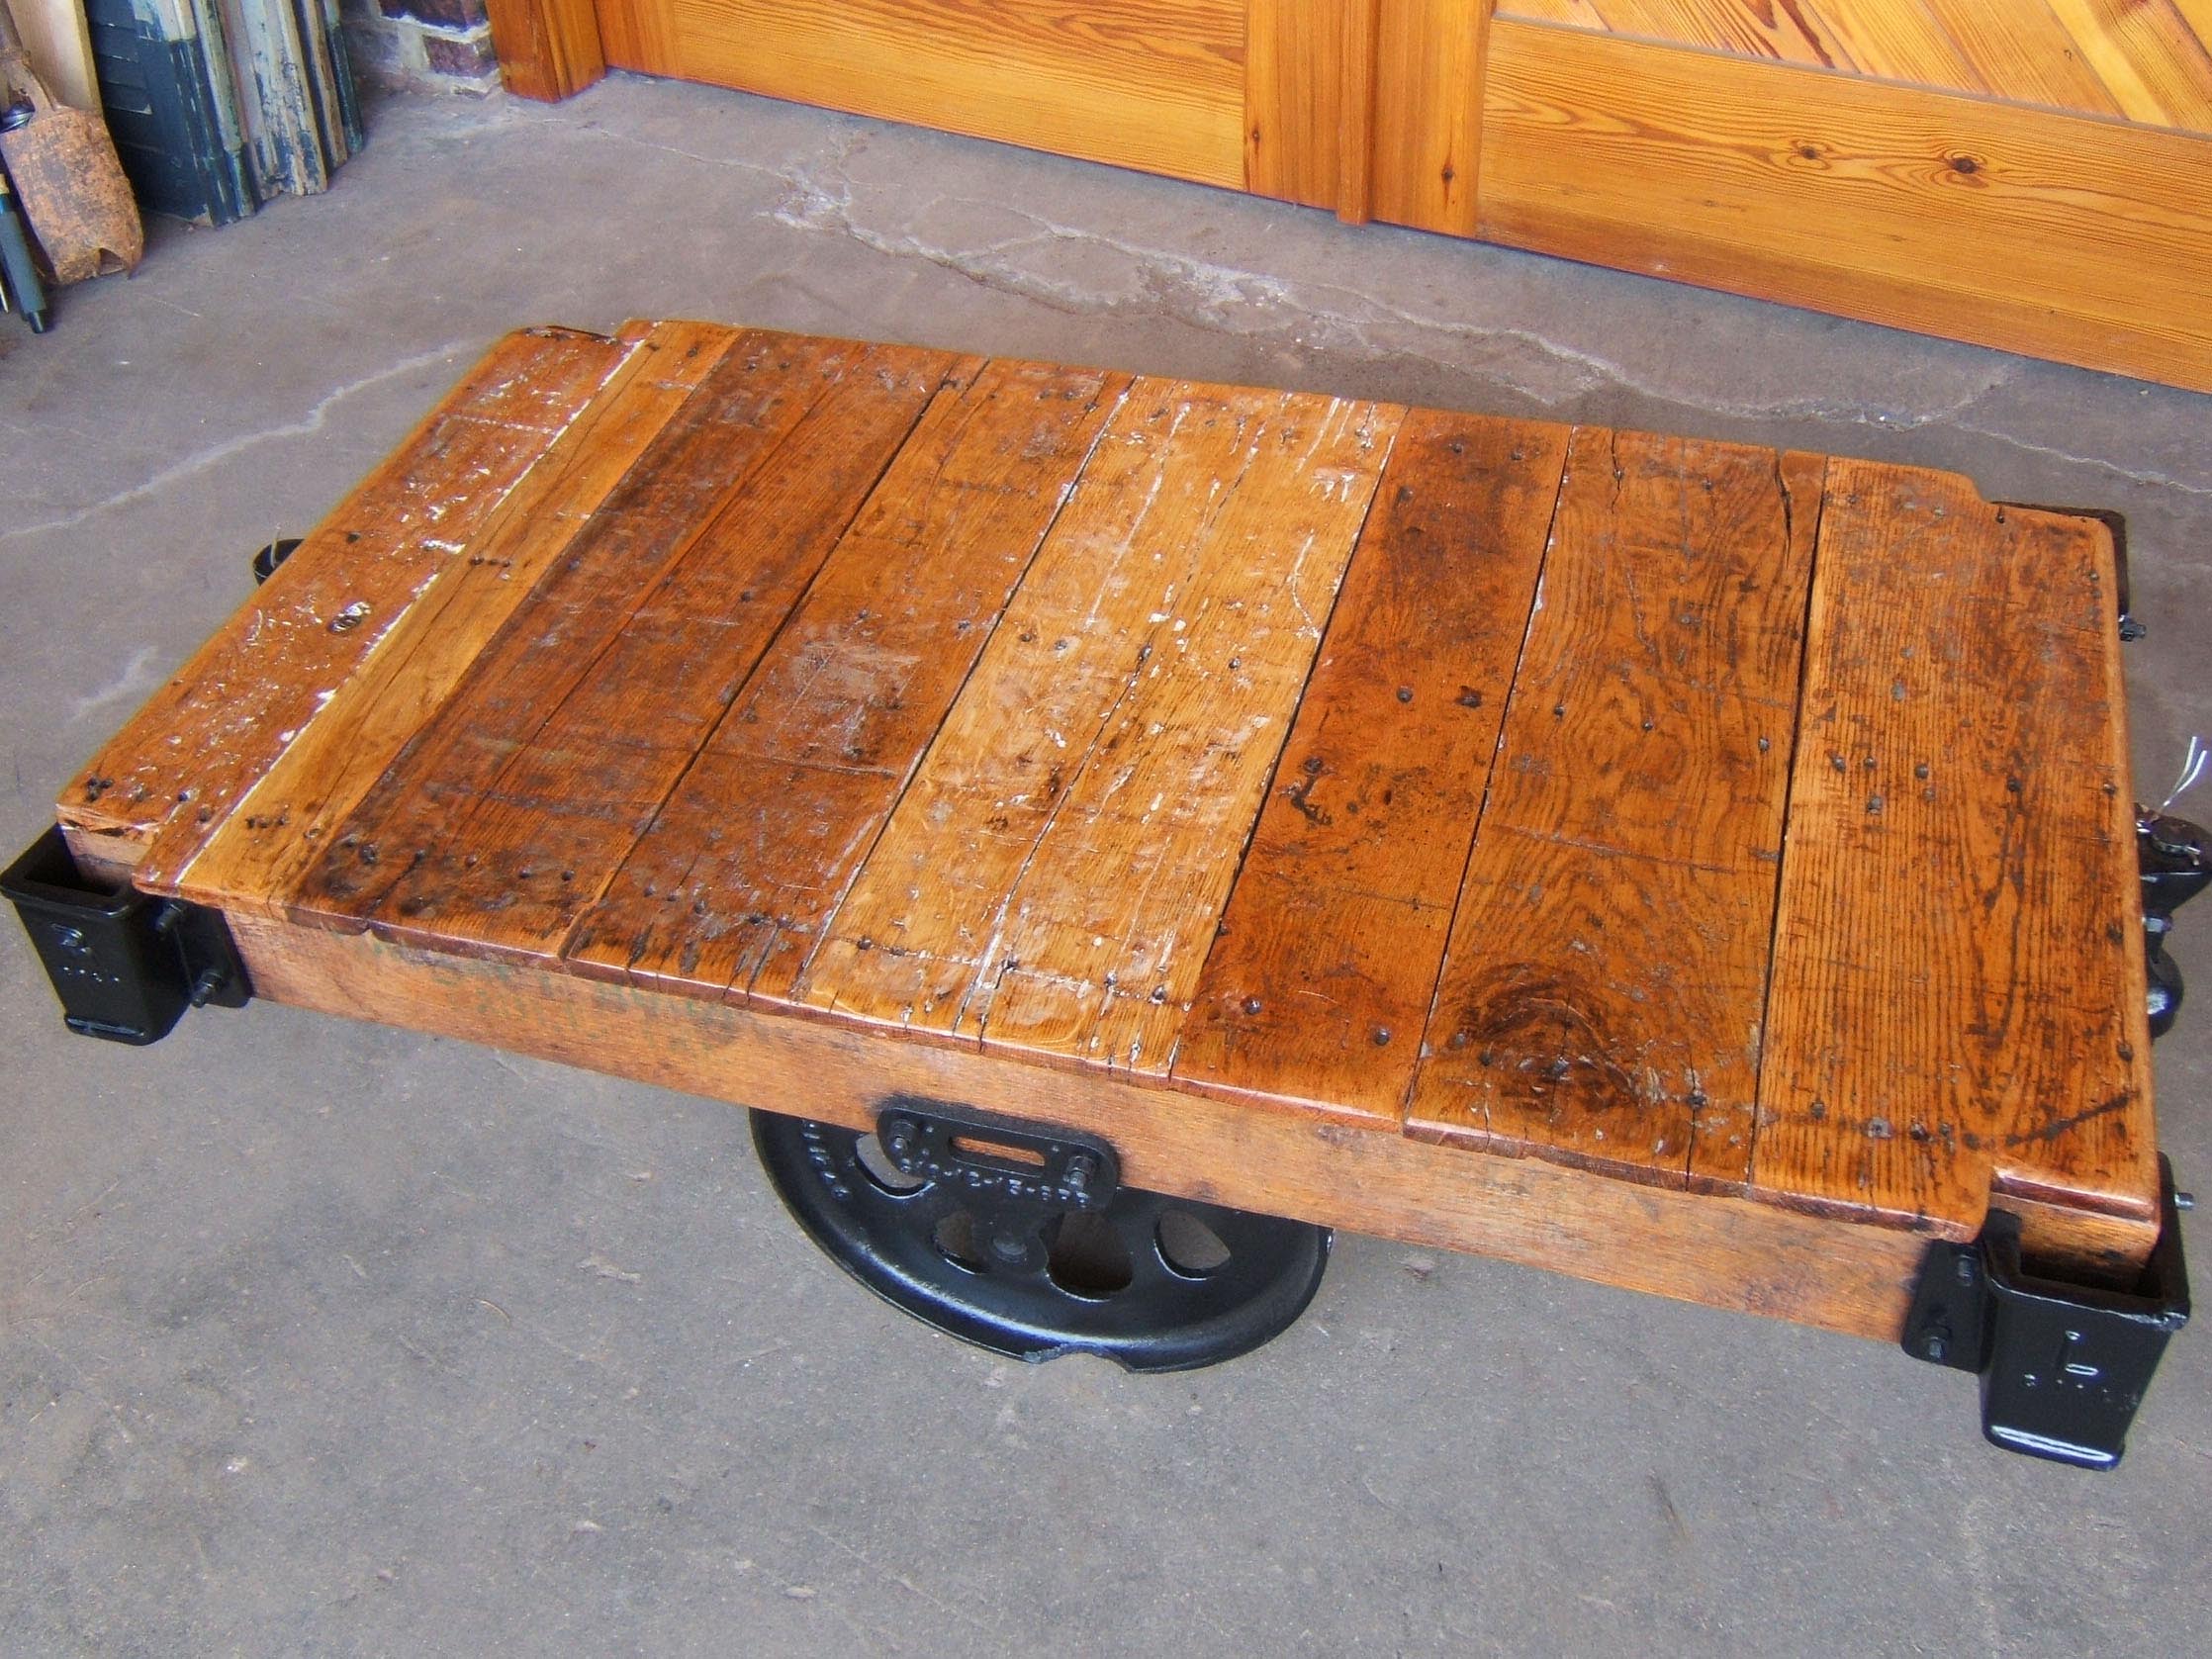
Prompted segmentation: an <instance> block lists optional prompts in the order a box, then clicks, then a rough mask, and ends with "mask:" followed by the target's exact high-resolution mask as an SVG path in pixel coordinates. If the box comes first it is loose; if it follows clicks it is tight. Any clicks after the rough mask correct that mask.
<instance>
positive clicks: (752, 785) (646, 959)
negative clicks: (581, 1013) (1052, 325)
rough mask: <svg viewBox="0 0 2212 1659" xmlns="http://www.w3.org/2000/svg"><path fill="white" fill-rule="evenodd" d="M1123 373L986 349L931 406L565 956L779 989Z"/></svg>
mask: <svg viewBox="0 0 2212 1659" xmlns="http://www.w3.org/2000/svg"><path fill="white" fill-rule="evenodd" d="M1128 384H1129V382H1128V379H1127V377H1126V376H1122V375H1112V374H1105V373H1101V372H1098V371H1094V370H1079V369H1060V368H1054V367H1051V366H1047V365H1041V364H1028V363H1012V364H1007V363H993V364H991V365H989V366H988V367H986V368H985V369H984V370H983V371H982V372H981V373H980V374H979V375H977V377H976V379H975V381H974V383H973V384H972V385H971V386H970V387H969V388H968V390H967V391H966V392H965V393H963V394H962V395H961V396H960V397H958V398H948V399H941V400H940V401H939V402H938V403H937V404H935V405H933V406H932V407H931V409H930V412H929V414H928V415H926V416H925V417H924V418H923V420H922V422H921V424H920V426H919V427H918V428H917V429H916V431H915V433H914V435H913V437H912V438H911V439H910V440H909V441H908V442H907V444H906V445H905V447H904V448H903V449H902V450H901V451H900V453H899V456H898V459H897V460H896V461H895V462H894V463H893V464H892V465H891V467H890V469H889V470H888V471H887V472H886V473H885V474H884V477H883V480H882V482H881V484H879V485H878V486H877V487H876V491H875V493H874V494H873V495H872V496H871V497H870V499H869V502H868V505H867V506H866V507H864V508H863V509H862V511H861V514H860V516H859V517H858V518H857V519H856V520H855V522H854V524H853V526H852V528H851V529H850V530H849V531H847V532H846V534H845V536H844V538H843V539H842V540H841V541H840V542H839V543H838V546H837V550H836V551H835V552H834V553H833V554H831V556H830V558H829V561H828V563H827V564H825V565H824V567H823V569H822V572H821V574H820V576H819V577H817V578H816V580H815V582H814V585H813V587H812V588H811V589H810V590H809V592H808V594H807V596H806V598H805V599H804V600H803V601H802V602H801V603H800V605H799V606H798V608H797V609H796V610H795V611H794V612H793V614H792V616H791V619H790V621H789V622H788V624H786V625H785V626H784V628H783V630H782V632H781V633H780V634H779V635H778V637H777V639H776V642H775V645H774V647H773V648H772V649H771V651H770V652H769V654H768V655H767V656H766V657H764V658H763V659H762V661H761V664H760V666H759V668H758V669H757V670H755V672H754V673H753V675H752V677H751V678H750V679H749V680H748V681H747V682H746V684H745V686H744V688H743V690H742V691H740V692H739V694H738V696H737V699H736V700H735V702H734V703H733V704H732V706H731V711H730V713H729V715H728V716H727V717H725V718H724V719H723V721H722V723H721V725H720V727H719V728H718V729H717V730H716V732H715V733H714V735H713V737H712V738H711V739H709V741H708V742H707V744H706V746H705V748H704V749H703V750H702V751H701V752H700V754H699V756H698V758H697V760H696V762H695V763H694V764H693V765H692V766H691V769H690V770H689V771H688V772H687V773H686V775H685V777H684V779H683V781H682V783H680V784H679V785H678V786H677V788H676V790H675V792H674V793H673V794H672V795H671V796H670V798H669V800H668V802H667V804H666V805H665V806H664V807H663V808H662V809H661V811H660V813H659V815H658V816H657V817H656V818H655V820H654V822H653V825H652V827H651V829H650V830H649V831H647V833H646V834H645V835H644V836H643V837H642V838H641V839H640V841H639V842H638V844H637V846H636V848H635V849H634V850H633V851H632V852H631V853H630V855H629V857H628V859H627V860H626V861H625V863H624V865H623V867H622V870H621V872H620V874H619V875H618V876H616V878H615V880H614V881H613V883H612V884H611V886H610V887H609V888H608V890H607V893H606V895H605V897H604V899H603V900H602V901H601V902H600V903H599V905H597V906H596V907H595V908H594V909H593V911H592V912H591V913H589V914H588V915H587V916H585V918H584V919H583V920H582V921H580V922H579V923H578V925H577V929H576V933H575V935H574V937H573V938H572V940H571V941H570V943H569V946H568V948H567V949H566V950H565V951H564V953H563V954H564V955H565V956H566V957H567V958H568V959H569V960H570V962H571V963H572V964H573V965H574V966H576V967H577V968H580V969H583V970H586V971H600V972H605V973H609V974H612V975H614V976H617V977H626V978H627V979H628V980H629V981H630V982H631V983H633V984H646V985H652V986H655V987H658V988H661V989H666V990H675V991H682V992H686V993H688V994H693V995H702V996H710V997H720V996H722V995H723V994H725V993H728V994H730V995H732V996H733V997H735V998H739V999H742V998H744V997H746V996H747V995H749V994H756V993H757V994H759V995H761V996H763V997H769V998H782V997H784V996H787V994H788V992H789V989H790V986H791V983H792V981H793V980H794V979H795V978H796V976H797V974H798V971H799V969H800V968H801V967H802V966H803V965H804V963H805V961H806V958H807V956H808V955H809V954H810V953H811V951H812V949H813V946H814V942H815V938H816V932H817V929H818V928H819V927H820V925H821V924H822V922H823V921H824V920H825V919H826V918H827V917H828V915H829V914H830V912H831V911H832V910H833V909H834V908H835V906H836V904H837V902H838V901H839V900H840V899H841V898H842V897H843V896H844V892H845V889H846V887H847V885H849V884H850V882H851V880H852V878H853V876H854V875H855V874H856V873H857V872H858V871H859V869H860V865H861V861H862V860H863V859H865V858H866V857H867V855H868V852H869V850H870V849H871V848H872V847H873V846H874V845H875V839H876V831H877V830H878V829H879V828H880V827H881V825H882V822H883V819H884V817H885V816H886V815H887V814H888V813H889V811H890V809H891V806H892V805H893V804H894V803H895V802H896V800H897V799H898V796H899V793H900V791H901V790H902V789H903V788H904V787H905V785H906V783H907V780H908V779H909V778H910V777H911V776H912V774H913V771H914V769H915V767H916V766H917V765H918V764H919V763H920V760H921V757H922V754H923V751H924V749H925V748H926V747H927V745H928V743H929V740H930V738H931V737H932V736H933V735H934V734H935V733H936V731H937V728H938V726H939V725H940V724H941V723H942V722H943V720H944V718H945V715H946V711H947V710H948V709H949V708H950V706H951V704H952V700H953V697H954V695H955V693H956V692H957V691H959V690H960V688H961V686H962V684H963V683H964V681H965V679H966V677H967V675H968V670H969V668H970V667H971V666H972V665H973V663H974V660H975V657H976V655H977V654H978V653H979V652H980V651H981V649H982V647H983V643H984V641H985V640H987V639H988V638H989V637H990V634H991V630H992V628H993V626H994V625H995V624H996V622H997V619H998V616H999V613H1000V612H1001V611H1002V610H1003V609H1004V607H1005V605H1006V602H1007V600H1008V599H1009V597H1010V596H1011V594H1012V591H1013V588H1014V585H1015V584H1016V583H1017V582H1019V581H1020V580H1021V577H1022V574H1023V572H1025V571H1026V570H1027V569H1028V568H1029V562H1030V559H1031V557H1032V556H1033V555H1034V554H1035V552H1036V550H1037V547H1038V545H1039V543H1040V542H1041V541H1042V540H1043V538H1044V534H1045V531H1046V530H1047V528H1048V527H1049V526H1050V525H1051V523H1052V521H1053V519H1054V517H1055V516H1056V514H1057V513H1058V511H1059V509H1060V502H1061V500H1062V499H1063V494H1064V492H1063V485H1064V483H1065V481H1066V480H1067V479H1069V478H1071V477H1072V476H1074V475H1075V473H1076V472H1077V471H1078V470H1079V469H1080V468H1081V466H1082V463H1083V460H1084V457H1085V456H1086V454H1087V453H1088V451H1089V449H1090V447H1091V445H1092V444H1093V442H1095V440H1096V438H1097V436H1098V433H1099V431H1100V430H1101V429H1102V427H1103V425H1104V423H1105V420H1106V418H1107V416H1108V415H1110V414H1111V413H1112V411H1113V410H1114V409H1115V407H1116V406H1117V405H1118V404H1119V402H1120V400H1121V398H1122V396H1123V395H1124V393H1125V392H1126V390H1127V388H1128Z"/></svg>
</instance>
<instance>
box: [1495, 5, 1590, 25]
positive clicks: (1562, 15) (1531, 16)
mask: <svg viewBox="0 0 2212 1659" xmlns="http://www.w3.org/2000/svg"><path fill="white" fill-rule="evenodd" d="M1494 10H1495V12H1496V14H1497V15H1498V16H1499V17H1510V18H1519V19H1521V21H1522V22H1524V23H1557V24H1564V25H1565V26H1567V27H1568V28H1570V29H1597V30H1603V29H1604V28H1605V27H1606V20H1605V18H1604V16H1603V15H1602V14H1601V13H1600V12H1599V10H1598V6H1597V0H1499V3H1498V5H1497V6H1496V7H1495V8H1494Z"/></svg>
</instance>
